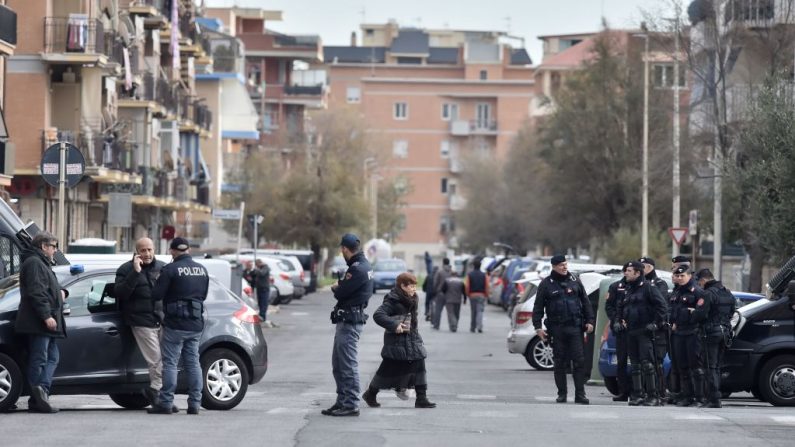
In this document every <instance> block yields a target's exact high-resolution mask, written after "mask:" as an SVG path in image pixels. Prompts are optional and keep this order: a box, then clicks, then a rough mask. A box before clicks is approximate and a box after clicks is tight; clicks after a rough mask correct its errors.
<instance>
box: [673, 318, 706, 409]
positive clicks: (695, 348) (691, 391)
mask: <svg viewBox="0 0 795 447" xmlns="http://www.w3.org/2000/svg"><path fill="white" fill-rule="evenodd" d="M671 344H672V346H673V350H674V355H676V368H677V372H678V373H679V381H680V383H681V392H680V394H681V397H682V398H692V397H693V396H695V397H696V398H699V399H700V398H702V397H703V388H702V385H703V380H704V364H703V363H702V356H701V338H700V337H699V335H698V334H677V333H674V335H673V336H671Z"/></svg>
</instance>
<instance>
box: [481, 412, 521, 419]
mask: <svg viewBox="0 0 795 447" xmlns="http://www.w3.org/2000/svg"><path fill="white" fill-rule="evenodd" d="M469 417H473V418H500V419H509V418H518V417H519V413H515V412H513V411H473V412H472V413H469Z"/></svg>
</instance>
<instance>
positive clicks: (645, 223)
mask: <svg viewBox="0 0 795 447" xmlns="http://www.w3.org/2000/svg"><path fill="white" fill-rule="evenodd" d="M640 29H641V31H643V33H642V34H637V36H639V37H643V39H644V40H645V43H644V48H643V210H642V213H643V217H642V221H641V230H640V240H641V244H640V245H641V249H640V251H641V253H642V254H643V256H646V255H648V254H649V29H648V27H646V22H641V24H640Z"/></svg>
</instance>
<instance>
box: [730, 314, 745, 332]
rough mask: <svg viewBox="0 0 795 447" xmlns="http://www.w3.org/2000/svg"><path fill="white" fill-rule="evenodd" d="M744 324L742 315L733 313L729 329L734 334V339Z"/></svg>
mask: <svg viewBox="0 0 795 447" xmlns="http://www.w3.org/2000/svg"><path fill="white" fill-rule="evenodd" d="M744 324H745V317H743V315H742V314H741V313H740V312H738V311H734V315H732V319H731V328H732V332H734V336H735V337H736V336H737V335H738V334H739V333H740V330H741V329H742V328H743V325H744Z"/></svg>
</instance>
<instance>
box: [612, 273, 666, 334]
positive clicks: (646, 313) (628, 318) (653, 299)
mask: <svg viewBox="0 0 795 447" xmlns="http://www.w3.org/2000/svg"><path fill="white" fill-rule="evenodd" d="M616 313H617V318H619V319H621V321H623V322H624V323H625V324H626V325H627V329H629V330H630V331H635V330H641V329H642V330H645V328H646V326H647V325H649V324H650V323H654V324H656V325H657V326H658V327H659V326H662V324H663V323H664V322H665V321H666V315H665V299H664V298H663V296H662V294H661V293H660V290H659V289H657V288H656V287H654V286H652V284H651V283H650V282H649V281H647V280H646V279H645V278H638V279H636V280H635V281H627V290H626V296H625V298H624V300H622V301H621V302H620V303H619V304H618V309H617V311H616Z"/></svg>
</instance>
